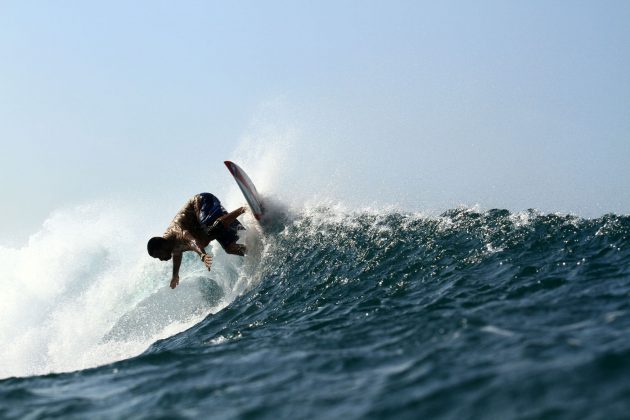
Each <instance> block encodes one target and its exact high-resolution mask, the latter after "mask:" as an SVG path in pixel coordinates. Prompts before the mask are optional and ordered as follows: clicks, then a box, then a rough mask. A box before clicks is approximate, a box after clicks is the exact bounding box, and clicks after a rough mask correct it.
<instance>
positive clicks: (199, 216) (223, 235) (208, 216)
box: [147, 193, 245, 289]
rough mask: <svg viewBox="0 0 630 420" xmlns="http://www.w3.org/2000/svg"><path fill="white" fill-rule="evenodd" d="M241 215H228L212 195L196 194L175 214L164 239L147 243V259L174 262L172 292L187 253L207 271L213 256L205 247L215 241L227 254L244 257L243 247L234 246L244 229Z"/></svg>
mask: <svg viewBox="0 0 630 420" xmlns="http://www.w3.org/2000/svg"><path fill="white" fill-rule="evenodd" d="M243 213H245V207H239V208H238V209H236V210H234V211H232V212H230V213H228V212H227V211H225V209H224V208H223V206H222V205H221V202H220V201H219V199H218V198H216V197H215V196H214V195H212V194H210V193H201V194H197V195H195V196H194V197H192V198H191V199H190V200H188V202H187V203H186V204H185V205H184V207H182V209H181V210H180V211H179V212H178V213H177V215H176V216H175V218H174V219H173V221H172V222H171V224H170V225H169V227H168V228H167V229H166V232H165V233H164V235H162V236H156V237H153V238H151V239H149V242H148V243H147V251H149V255H150V256H152V257H153V258H158V259H160V260H161V261H168V260H170V259H171V257H172V258H173V278H172V279H171V289H174V288H175V287H177V285H178V284H179V267H180V266H181V264H182V253H184V252H186V251H193V252H195V253H197V254H198V255H199V257H200V258H201V261H203V263H204V264H205V265H206V267H208V270H210V268H211V267H212V255H208V254H207V253H206V251H205V247H207V246H208V244H210V242H211V241H213V240H215V239H216V240H217V241H219V243H220V244H221V246H222V247H223V249H224V250H225V252H227V253H228V254H234V255H240V256H244V255H245V246H244V245H241V244H237V243H236V241H237V240H238V231H239V230H242V229H245V228H244V227H243V225H241V224H240V222H239V221H238V220H236V218H237V217H238V216H240V215H241V214H243Z"/></svg>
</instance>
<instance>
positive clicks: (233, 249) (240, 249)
mask: <svg viewBox="0 0 630 420" xmlns="http://www.w3.org/2000/svg"><path fill="white" fill-rule="evenodd" d="M224 249H225V252H227V253H228V254H232V255H240V256H241V257H244V256H245V252H246V251H247V248H245V245H241V244H237V243H236V242H232V243H231V244H230V245H228V246H226V247H225V248H224Z"/></svg>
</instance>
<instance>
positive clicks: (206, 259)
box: [201, 254, 212, 271]
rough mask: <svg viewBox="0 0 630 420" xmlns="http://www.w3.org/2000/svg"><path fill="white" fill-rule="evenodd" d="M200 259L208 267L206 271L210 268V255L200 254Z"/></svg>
mask: <svg viewBox="0 0 630 420" xmlns="http://www.w3.org/2000/svg"><path fill="white" fill-rule="evenodd" d="M201 261H203V263H204V264H205V265H206V267H208V271H210V269H211V268H212V255H208V254H202V255H201Z"/></svg>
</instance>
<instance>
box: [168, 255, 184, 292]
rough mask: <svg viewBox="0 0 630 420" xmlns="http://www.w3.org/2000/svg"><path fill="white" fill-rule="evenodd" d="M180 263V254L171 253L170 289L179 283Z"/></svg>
mask: <svg viewBox="0 0 630 420" xmlns="http://www.w3.org/2000/svg"><path fill="white" fill-rule="evenodd" d="M181 265H182V254H181V253H178V254H173V278H172V279H171V289H174V288H176V287H177V285H178V284H179V267H181Z"/></svg>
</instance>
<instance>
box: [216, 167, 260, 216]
mask: <svg viewBox="0 0 630 420" xmlns="http://www.w3.org/2000/svg"><path fill="white" fill-rule="evenodd" d="M224 163H225V166H227V168H228V170H229V171H230V173H231V174H232V176H233V177H234V180H235V181H236V183H237V184H238V187H239V188H240V189H241V192H242V193H243V196H244V197H245V200H246V201H247V204H248V205H249V208H250V209H251V210H252V214H253V215H254V217H255V218H256V220H260V219H261V218H262V217H263V215H264V213H265V207H264V206H263V203H262V201H261V199H260V195H259V194H258V191H257V190H256V186H255V185H254V183H253V182H252V180H251V179H250V178H249V176H247V173H246V172H245V171H244V170H243V169H242V168H241V167H240V166H238V165H237V164H236V163H234V162H231V161H229V160H226V161H225V162H224Z"/></svg>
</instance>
